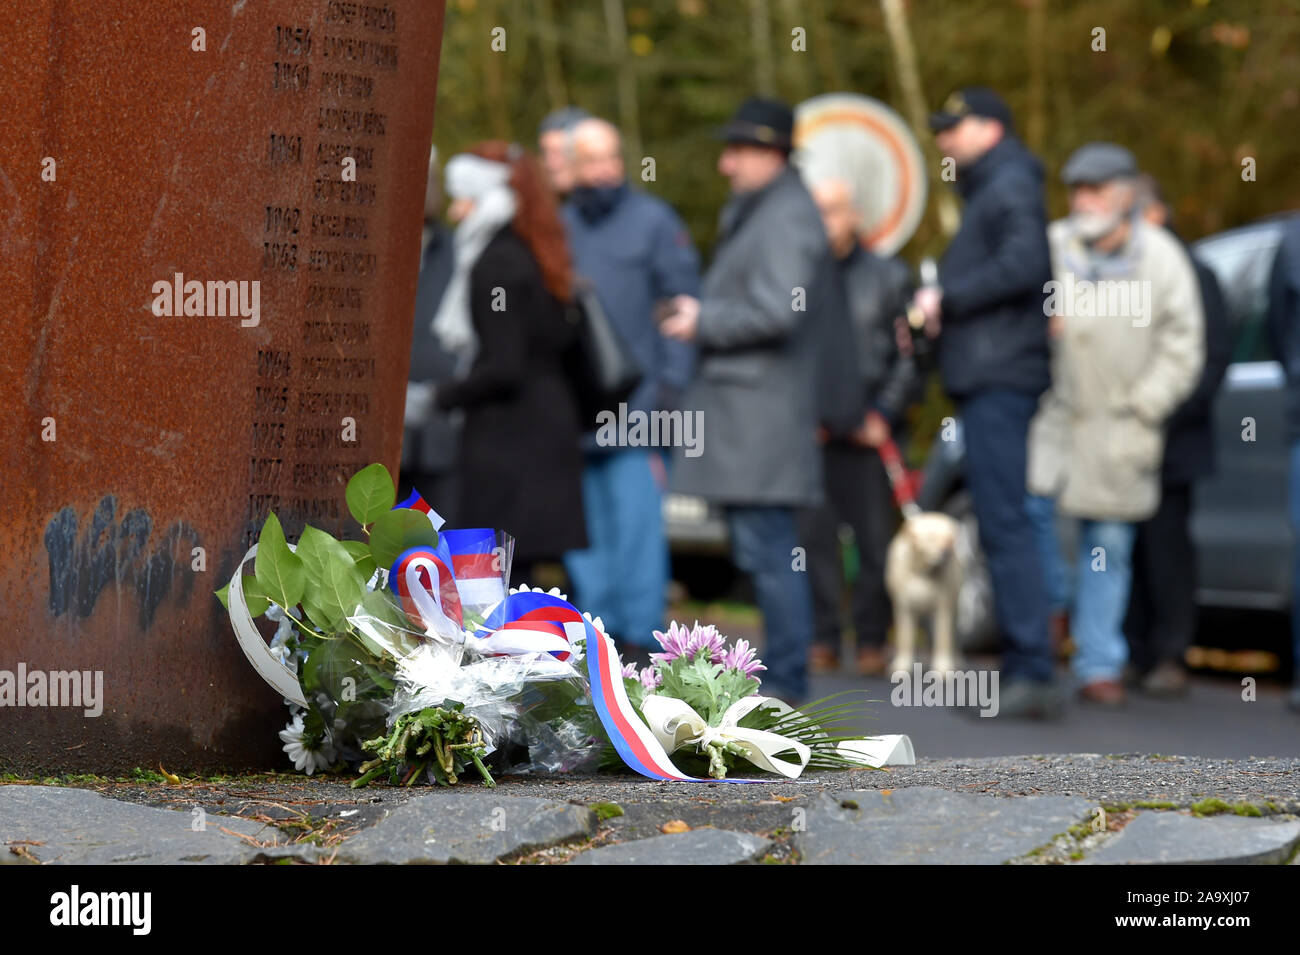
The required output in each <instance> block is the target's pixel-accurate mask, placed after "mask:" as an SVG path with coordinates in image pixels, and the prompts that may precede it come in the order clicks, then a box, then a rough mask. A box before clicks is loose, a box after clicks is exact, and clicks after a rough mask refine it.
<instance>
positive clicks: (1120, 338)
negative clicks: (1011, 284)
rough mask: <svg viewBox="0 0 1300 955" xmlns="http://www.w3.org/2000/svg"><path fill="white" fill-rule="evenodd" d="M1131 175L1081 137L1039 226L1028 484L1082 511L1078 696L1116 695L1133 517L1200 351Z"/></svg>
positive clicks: (1120, 156) (1190, 291)
mask: <svg viewBox="0 0 1300 955" xmlns="http://www.w3.org/2000/svg"><path fill="white" fill-rule="evenodd" d="M1138 175H1139V172H1138V166H1137V161H1136V160H1135V159H1134V158H1133V155H1132V154H1131V153H1130V152H1129V151H1128V150H1127V149H1124V148H1123V147H1120V146H1116V145H1114V144H1111V143H1089V144H1088V145H1086V146H1083V147H1081V148H1080V149H1078V150H1077V151H1076V152H1075V153H1074V155H1072V156H1071V157H1070V159H1069V161H1068V162H1067V163H1066V165H1065V168H1064V169H1063V170H1062V173H1061V178H1062V180H1063V181H1064V182H1065V184H1066V185H1067V186H1068V187H1069V189H1070V215H1069V217H1067V218H1066V219H1062V220H1059V221H1057V222H1053V223H1052V224H1051V225H1050V226H1049V227H1048V241H1049V244H1050V246H1051V253H1052V274H1053V281H1052V283H1051V287H1050V288H1049V289H1048V290H1047V291H1048V292H1049V295H1048V298H1047V301H1046V303H1045V306H1044V307H1045V310H1046V311H1047V313H1048V316H1049V329H1050V334H1051V339H1052V348H1053V355H1052V379H1053V380H1052V387H1051V388H1050V389H1049V390H1048V391H1047V392H1046V393H1045V394H1044V395H1043V397H1042V400H1041V401H1040V404H1039V411H1038V414H1037V415H1036V416H1035V418H1034V421H1033V423H1032V424H1031V426H1030V432H1029V466H1028V476H1027V477H1028V486H1029V490H1030V492H1031V494H1034V495H1039V496H1041V497H1046V498H1052V499H1055V503H1056V507H1057V509H1059V511H1060V512H1061V513H1063V514H1065V515H1067V516H1069V517H1073V518H1078V519H1079V551H1078V557H1077V570H1076V581H1075V598H1074V610H1073V614H1072V618H1071V631H1072V633H1073V636H1074V639H1075V643H1076V645H1077V648H1078V649H1077V652H1076V654H1075V656H1074V659H1073V662H1072V667H1073V670H1074V675H1075V677H1076V679H1077V680H1078V682H1079V684H1080V697H1081V698H1082V699H1083V700H1085V701H1088V702H1095V703H1102V704H1111V705H1114V704H1118V703H1121V702H1122V701H1123V688H1122V684H1121V682H1120V675H1121V672H1122V670H1123V667H1124V663H1125V662H1126V660H1127V658H1128V645H1127V642H1126V640H1125V638H1124V631H1123V621H1124V613H1125V609H1126V607H1127V605H1128V595H1129V585H1130V582H1131V556H1132V549H1133V539H1134V535H1135V533H1136V524H1137V523H1138V522H1139V521H1143V520H1146V519H1147V518H1149V517H1150V516H1151V515H1152V514H1154V513H1155V510H1156V507H1157V506H1158V504H1159V502H1160V462H1161V456H1162V454H1163V452H1164V424H1165V420H1166V418H1168V417H1169V415H1170V414H1171V413H1172V412H1173V411H1174V409H1175V408H1177V407H1178V405H1179V404H1180V403H1181V402H1182V400H1183V399H1184V398H1185V397H1186V396H1187V395H1188V394H1190V393H1191V391H1192V389H1193V388H1194V387H1195V385H1196V382H1197V379H1198V376H1199V375H1200V370H1201V365H1202V363H1203V361H1204V350H1205V346H1204V321H1203V318H1202V314H1201V300H1200V293H1199V291H1198V287H1197V281H1196V273H1195V271H1194V270H1193V268H1192V264H1191V262H1190V260H1189V259H1188V257H1187V254H1186V253H1185V252H1184V251H1183V249H1182V247H1181V246H1180V245H1179V244H1178V242H1177V241H1176V240H1175V239H1174V238H1173V237H1172V236H1170V235H1169V234H1168V233H1167V232H1165V231H1164V230H1162V229H1158V228H1155V227H1153V226H1150V225H1148V224H1147V223H1146V222H1144V221H1143V220H1142V219H1141V218H1140V217H1139V216H1137V215H1135V212H1134V209H1135V202H1136V198H1137V191H1136V185H1137V177H1138ZM1034 513H1037V514H1041V513H1042V509H1041V508H1036V509H1034ZM1048 513H1049V514H1050V510H1049V512H1048ZM1044 523H1045V524H1046V523H1049V522H1044ZM1040 530H1041V531H1042V532H1043V533H1044V534H1047V533H1050V530H1049V528H1048V527H1047V526H1043V527H1041V528H1040ZM1049 576H1050V575H1049Z"/></svg>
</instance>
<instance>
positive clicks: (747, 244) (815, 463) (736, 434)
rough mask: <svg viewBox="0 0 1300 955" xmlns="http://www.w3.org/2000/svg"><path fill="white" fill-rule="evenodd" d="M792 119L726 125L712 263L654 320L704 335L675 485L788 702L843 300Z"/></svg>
mask: <svg viewBox="0 0 1300 955" xmlns="http://www.w3.org/2000/svg"><path fill="white" fill-rule="evenodd" d="M793 128H794V117H793V114H792V113H791V111H790V108H789V107H788V106H786V105H785V104H784V103H779V102H775V101H772V100H764V99H750V100H748V101H746V102H745V103H744V104H743V105H742V106H741V107H740V109H739V110H738V111H737V113H736V115H735V116H734V118H733V119H732V121H731V122H730V123H729V124H728V125H727V126H726V127H725V128H724V129H723V130H722V133H721V134H722V138H723V139H724V141H725V142H726V146H725V147H724V148H723V150H722V155H721V157H720V158H719V159H718V171H719V172H721V173H722V174H723V175H724V176H726V177H727V178H728V179H729V180H730V181H731V190H732V196H731V199H730V200H729V201H728V202H727V204H726V206H725V207H724V208H723V210H722V215H721V217H720V222H719V239H718V244H717V247H716V251H715V254H714V259H713V264H712V265H711V267H710V268H709V270H708V272H707V274H706V275H705V276H704V279H703V282H702V283H701V292H700V297H699V299H695V298H692V297H690V296H685V295H679V296H677V297H676V298H674V299H673V306H674V312H673V314H672V315H670V316H669V317H667V318H666V319H664V321H663V324H662V326H661V330H662V332H663V333H664V334H665V335H668V336H669V337H672V338H677V339H680V340H682V341H693V342H695V343H696V344H697V345H698V347H699V371H698V374H697V376H696V378H695V380H694V381H693V382H692V384H691V385H690V387H689V388H688V390H687V392H686V395H685V398H684V400H683V402H682V403H683V405H684V406H685V407H686V408H688V409H693V410H699V411H700V412H701V419H702V423H703V425H704V429H705V435H706V437H705V439H704V442H703V453H699V454H697V455H696V456H690V455H689V454H684V453H682V452H681V450H680V449H679V451H678V453H677V454H676V456H675V459H674V463H673V474H672V481H673V486H674V488H675V489H676V490H677V491H679V492H681V493H684V494H694V495H698V496H700V497H704V498H707V499H710V500H713V501H716V502H718V503H719V504H721V505H723V507H724V510H725V511H726V514H727V521H728V527H729V530H730V532H731V542H732V550H733V553H734V556H735V561H736V564H737V566H739V567H740V568H741V569H742V570H745V571H747V572H748V573H750V574H751V575H752V577H753V580H754V589H755V591H756V595H757V598H758V604H759V609H760V610H761V611H762V613H763V622H764V626H765V628H766V632H767V647H766V650H765V652H764V654H763V659H764V663H765V664H766V665H767V667H768V670H767V672H766V673H765V674H764V687H763V689H764V692H765V693H768V694H769V695H772V696H778V697H782V698H784V699H787V700H790V701H797V700H799V699H802V698H803V697H804V696H805V695H806V692H807V684H806V669H807V660H806V656H807V650H808V644H809V639H810V637H811V633H812V626H813V624H812V616H813V614H812V598H811V592H810V588H809V583H808V575H807V573H806V572H805V567H804V560H803V557H802V554H801V553H800V550H799V541H798V536H797V531H796V522H795V515H796V511H797V509H799V508H802V507H807V506H812V505H815V504H818V503H820V501H821V495H822V490H821V488H822V475H821V461H820V458H821V456H820V453H819V449H818V444H817V427H818V424H819V422H820V421H822V420H826V418H827V415H828V414H830V413H831V411H830V409H828V408H827V406H826V404H825V403H824V402H823V400H822V392H821V389H819V387H818V385H819V381H818V379H819V375H818V367H819V360H820V358H821V356H822V354H823V345H822V341H823V332H822V318H823V316H825V317H827V319H828V320H829V316H831V315H833V314H838V315H839V316H841V317H843V316H845V315H846V314H847V309H846V308H845V306H844V297H843V296H844V292H843V285H842V280H841V279H840V278H839V276H838V274H837V272H836V268H835V262H834V258H833V256H832V255H831V252H830V246H829V244H828V242H827V239H826V233H825V231H824V229H823V227H822V221H821V216H820V214H819V213H818V211H817V206H816V204H815V203H814V202H813V200H812V197H811V196H810V195H809V193H808V190H807V189H806V188H805V187H804V184H803V182H802V181H801V180H800V178H799V175H798V173H797V172H796V171H795V170H794V169H793V168H791V167H790V165H789V161H788V160H789V154H790V150H791V146H792V141H791V136H792V132H793ZM830 297H833V298H834V299H836V300H837V301H838V303H839V305H838V311H837V310H836V307H835V305H834V304H833V303H832V301H831V298H830ZM846 330H847V333H848V335H849V336H850V340H851V334H852V330H851V328H847V326H846ZM846 351H851V349H848V350H846ZM847 410H848V411H849V412H850V413H852V412H854V411H856V409H855V408H851V409H847Z"/></svg>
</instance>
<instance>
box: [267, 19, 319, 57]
mask: <svg viewBox="0 0 1300 955" xmlns="http://www.w3.org/2000/svg"><path fill="white" fill-rule="evenodd" d="M275 52H276V53H284V54H286V55H288V56H307V55H308V54H309V53H311V27H300V26H277V27H276V28H275Z"/></svg>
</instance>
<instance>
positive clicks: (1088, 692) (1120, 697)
mask: <svg viewBox="0 0 1300 955" xmlns="http://www.w3.org/2000/svg"><path fill="white" fill-rule="evenodd" d="M1079 699H1080V700H1082V701H1083V702H1084V703H1096V704H1097V705H1098V706H1121V705H1123V703H1124V685H1123V684H1122V683H1120V682H1119V680H1093V681H1092V682H1091V683H1085V684H1084V685H1083V686H1081V687H1080V688H1079Z"/></svg>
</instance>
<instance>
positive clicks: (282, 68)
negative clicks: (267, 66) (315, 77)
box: [271, 60, 311, 93]
mask: <svg viewBox="0 0 1300 955" xmlns="http://www.w3.org/2000/svg"><path fill="white" fill-rule="evenodd" d="M271 68H272V69H273V70H274V72H273V73H272V79H271V89H273V90H278V91H284V92H292V93H300V92H302V91H303V90H305V89H307V87H308V86H309V85H311V67H310V66H308V65H307V64H306V63H292V62H290V63H282V62H280V61H279V60H273V61H272V62H271Z"/></svg>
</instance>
